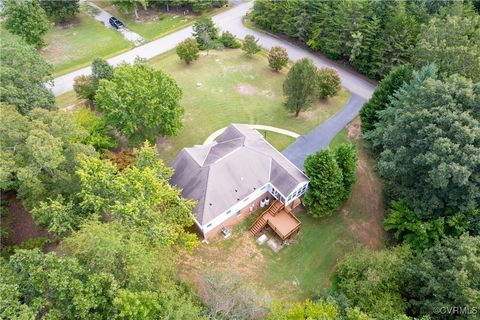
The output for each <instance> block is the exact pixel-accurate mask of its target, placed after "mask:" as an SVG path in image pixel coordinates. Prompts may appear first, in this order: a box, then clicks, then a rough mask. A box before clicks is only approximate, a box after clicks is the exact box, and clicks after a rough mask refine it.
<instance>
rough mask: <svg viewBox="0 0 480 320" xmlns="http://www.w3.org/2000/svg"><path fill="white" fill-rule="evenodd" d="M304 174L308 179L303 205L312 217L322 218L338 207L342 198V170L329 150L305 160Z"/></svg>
mask: <svg viewBox="0 0 480 320" xmlns="http://www.w3.org/2000/svg"><path fill="white" fill-rule="evenodd" d="M304 166H305V173H306V174H307V176H308V178H309V179H310V184H309V186H308V191H307V194H306V195H305V198H304V200H305V203H306V204H307V206H308V212H309V214H311V215H312V216H314V217H324V216H328V215H331V214H332V211H333V210H334V209H336V208H338V206H339V205H340V203H341V201H342V199H343V198H344V194H345V190H344V187H343V175H342V170H341V169H340V167H339V166H338V164H337V161H336V159H335V154H334V153H333V152H332V151H330V150H329V149H326V150H320V151H318V152H316V153H314V154H311V155H309V156H308V157H307V159H305V165H304Z"/></svg>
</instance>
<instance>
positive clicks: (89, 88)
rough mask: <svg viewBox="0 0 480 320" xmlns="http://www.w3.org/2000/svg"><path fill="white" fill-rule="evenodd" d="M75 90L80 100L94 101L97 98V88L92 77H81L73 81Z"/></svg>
mask: <svg viewBox="0 0 480 320" xmlns="http://www.w3.org/2000/svg"><path fill="white" fill-rule="evenodd" d="M73 90H74V91H75V94H76V96H77V97H78V98H80V99H87V100H93V99H94V98H95V88H94V87H93V81H92V76H91V75H90V76H87V75H84V74H82V75H79V76H77V77H75V79H73Z"/></svg>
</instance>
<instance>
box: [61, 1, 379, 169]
mask: <svg viewBox="0 0 480 320" xmlns="http://www.w3.org/2000/svg"><path fill="white" fill-rule="evenodd" d="M252 6H253V1H250V2H246V3H243V4H240V5H238V6H235V7H233V8H232V9H230V10H228V11H225V12H223V13H220V14H218V15H216V16H214V17H213V21H214V22H215V23H216V24H217V25H218V26H219V27H220V29H222V30H228V31H230V32H232V33H233V34H234V35H235V36H237V37H238V38H242V39H243V38H244V37H245V35H247V34H253V35H254V36H255V37H257V38H258V39H259V44H260V45H261V46H262V47H264V48H266V49H270V48H271V47H272V46H282V47H284V48H285V49H287V52H288V55H289V58H290V59H291V60H293V61H296V60H298V59H300V58H304V57H309V58H311V59H312V60H313V62H314V63H315V65H317V66H318V67H325V66H327V67H332V68H335V69H336V70H337V72H338V74H339V76H340V79H341V81H342V85H343V86H344V87H346V88H347V89H348V90H350V92H351V93H352V98H351V99H350V101H349V102H348V104H347V105H346V106H345V107H344V108H343V109H342V110H340V111H339V112H338V113H337V114H335V115H334V116H333V117H332V118H330V119H329V120H327V121H325V122H324V123H323V124H322V125H320V126H319V127H317V128H315V129H314V130H312V131H311V132H310V133H308V134H306V135H304V136H301V137H299V138H298V139H297V141H296V142H294V143H293V144H292V145H290V146H289V147H288V148H287V149H286V150H285V151H284V152H283V154H284V155H285V156H286V157H287V158H288V159H290V160H291V161H292V162H293V163H294V164H296V165H297V166H298V167H299V168H303V160H304V159H305V157H306V156H307V155H309V154H311V153H313V152H315V151H317V150H318V149H321V148H326V147H327V146H328V145H329V143H330V141H331V139H333V137H334V136H335V135H336V134H337V133H338V132H339V131H340V130H341V129H342V128H343V127H345V126H346V125H347V124H348V123H349V122H350V121H351V120H353V118H355V116H356V115H357V114H358V112H359V110H360V109H361V107H362V105H363V103H364V102H365V101H366V100H368V99H369V98H370V96H371V95H372V93H373V90H374V89H375V84H374V83H372V82H371V81H369V80H368V79H367V78H365V77H364V76H362V75H360V74H358V73H357V72H355V71H353V70H351V69H348V68H344V67H342V66H340V65H339V64H337V63H335V62H333V61H330V60H328V59H326V58H325V57H323V56H321V55H318V54H315V53H313V52H311V51H309V50H307V49H304V48H302V47H299V46H297V45H295V44H293V43H291V42H289V41H287V40H285V39H280V38H277V37H274V36H271V35H269V34H266V33H263V32H258V31H254V30H250V29H248V28H246V27H245V26H244V25H243V23H242V18H243V16H244V15H245V14H247V13H248V11H249V10H250V9H251V7H252ZM191 34H192V27H187V28H185V29H182V30H179V31H176V32H174V33H171V34H169V35H167V36H165V37H163V38H160V39H158V40H155V41H152V42H149V43H147V44H144V45H142V46H139V47H136V48H134V49H132V50H130V51H128V52H125V53H123V54H120V55H118V56H116V57H113V58H111V59H108V62H110V63H111V64H113V65H117V64H119V63H121V62H127V63H133V62H134V61H135V58H136V57H141V58H144V59H151V58H153V57H155V56H157V55H159V54H161V53H164V52H167V51H169V50H171V49H173V48H175V47H176V45H177V44H178V43H179V42H181V41H183V40H184V39H185V38H188V37H190V36H191ZM90 72H91V70H90V67H86V68H83V69H80V70H77V71H74V72H71V73H68V74H66V75H63V76H60V77H58V78H55V79H54V86H53V87H52V90H53V93H54V94H55V95H60V94H62V93H65V92H68V91H71V90H73V79H74V78H75V77H77V76H79V75H82V74H90Z"/></svg>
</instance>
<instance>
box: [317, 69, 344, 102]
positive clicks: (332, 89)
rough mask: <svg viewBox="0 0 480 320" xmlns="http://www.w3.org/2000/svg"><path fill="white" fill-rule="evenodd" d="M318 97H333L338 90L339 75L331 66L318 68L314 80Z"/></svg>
mask: <svg viewBox="0 0 480 320" xmlns="http://www.w3.org/2000/svg"><path fill="white" fill-rule="evenodd" d="M315 83H316V87H317V93H318V96H319V97H320V98H326V97H333V96H335V95H336V94H337V93H338V91H340V77H339V76H338V73H337V71H336V70H335V69H333V68H320V69H318V71H317V79H316V81H315Z"/></svg>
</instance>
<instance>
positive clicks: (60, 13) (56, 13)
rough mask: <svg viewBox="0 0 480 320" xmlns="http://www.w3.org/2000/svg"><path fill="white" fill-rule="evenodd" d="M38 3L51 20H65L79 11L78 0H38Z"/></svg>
mask: <svg viewBox="0 0 480 320" xmlns="http://www.w3.org/2000/svg"><path fill="white" fill-rule="evenodd" d="M40 5H41V6H42V8H43V9H44V10H45V13H46V14H47V16H48V17H49V18H50V19H52V20H53V21H59V22H65V21H67V20H68V19H70V18H71V17H73V16H74V15H75V14H77V13H78V12H79V11H80V1H79V0H61V1H58V0H40Z"/></svg>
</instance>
